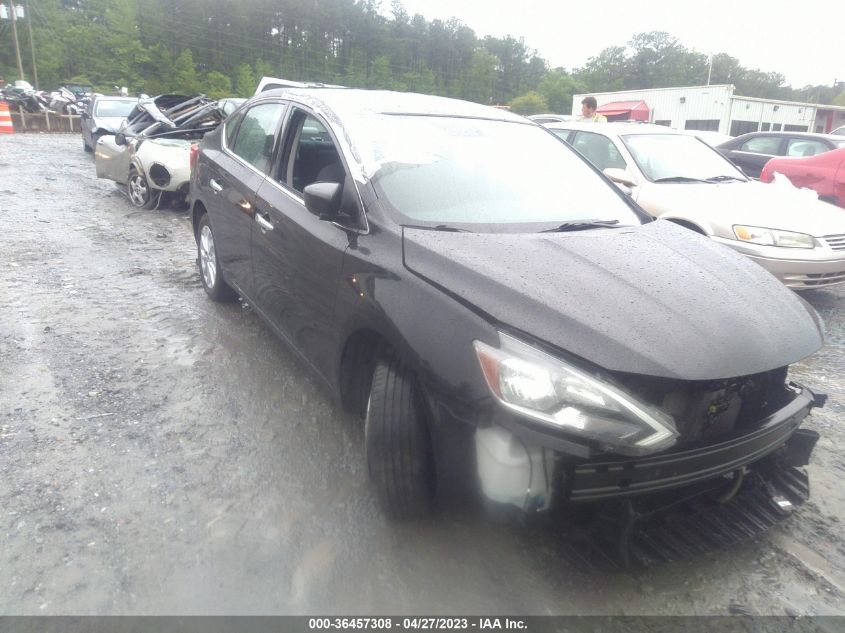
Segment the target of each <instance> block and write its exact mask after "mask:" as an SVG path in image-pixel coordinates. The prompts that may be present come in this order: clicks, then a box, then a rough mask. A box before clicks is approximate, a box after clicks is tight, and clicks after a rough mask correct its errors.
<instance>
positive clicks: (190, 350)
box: [0, 135, 845, 615]
mask: <svg viewBox="0 0 845 633" xmlns="http://www.w3.org/2000/svg"><path fill="white" fill-rule="evenodd" d="M0 255H2V265H0V614H68V613H72V614H128V613H144V614H174V613H180V614H198V613H207V614H224V613H225V614H257V613H260V614H289V613H327V612H331V613H350V614H351V613H361V614H372V613H385V612H386V613H393V614H401V613H416V614H421V613H475V614H491V613H500V614H576V613H577V614H727V613H751V614H775V615H783V614H790V615H795V614H841V613H845V607H843V604H845V538H843V537H845V534H843V520H845V488H843V486H842V485H841V482H842V480H843V477H845V457H843V449H842V447H843V446H845V441H844V440H845V432H843V428H842V424H841V420H842V417H843V413H845V354H844V353H843V352H845V313H844V312H843V308H845V290H829V291H815V292H812V293H808V294H806V295H805V297H806V299H807V300H808V301H809V302H810V303H812V304H813V305H814V306H815V307H816V308H817V309H818V310H819V312H820V313H821V314H822V316H823V318H824V319H825V321H826V323H827V327H828V337H829V341H828V344H827V347H826V348H825V349H824V350H822V351H821V352H820V353H818V354H816V355H815V356H814V357H812V358H811V359H809V360H807V361H805V362H803V363H801V364H800V365H799V366H797V367H796V368H795V371H794V372H793V374H794V376H795V378H796V379H799V380H800V381H803V382H805V383H807V384H808V385H810V386H813V387H817V388H818V390H819V391H824V392H827V393H828V394H830V401H829V403H828V406H827V408H826V409H824V410H822V411H820V412H816V413H814V415H813V417H812V419H811V420H810V421H809V422H808V423H807V426H809V427H811V428H815V429H817V430H819V431H820V432H821V433H822V439H821V441H820V442H819V444H818V446H817V449H816V451H815V454H814V457H813V463H812V464H811V466H810V468H809V471H810V475H811V480H812V487H813V497H812V500H811V501H810V503H808V504H807V505H806V506H804V507H803V508H802V509H801V511H800V512H799V513H798V515H797V516H795V517H793V518H791V519H790V520H789V521H788V522H787V523H786V524H785V525H784V526H782V527H780V528H777V529H776V530H775V531H773V532H772V533H770V534H769V535H768V536H767V537H765V538H763V539H760V540H757V541H755V542H751V543H746V544H743V545H741V546H736V547H732V548H730V549H728V550H725V551H720V552H718V553H716V554H712V555H709V556H705V557H702V558H698V559H696V560H692V561H684V562H681V563H672V564H668V565H664V566H661V567H658V568H656V569H650V570H647V571H640V572H637V573H606V572H585V571H583V570H581V569H576V568H575V567H573V566H572V565H571V564H568V563H567V562H566V560H565V559H564V558H563V557H561V556H560V555H559V554H560V552H561V547H562V545H561V542H560V539H559V538H557V537H555V535H554V534H551V533H547V532H539V533H538V532H537V531H536V530H524V529H521V528H519V527H518V526H514V525H509V524H501V523H493V522H490V521H488V520H486V519H485V518H484V516H482V515H480V514H479V513H476V512H471V511H467V512H463V513H461V512H458V513H451V514H448V515H445V516H440V517H438V518H436V519H433V520H430V521H427V522H423V523H417V524H405V525H403V524H394V523H391V522H389V521H387V520H386V519H385V518H384V517H383V516H382V515H381V513H380V512H379V509H378V507H377V505H376V502H375V498H374V496H373V494H372V492H371V491H370V489H369V488H368V485H367V481H366V472H365V465H364V454H363V431H362V425H361V423H360V422H359V421H358V420H356V419H354V418H352V417H349V416H348V415H346V414H344V413H343V412H342V411H341V410H340V409H339V408H338V407H336V406H335V405H334V404H333V403H332V401H330V400H329V399H328V398H327V397H326V396H325V395H324V394H323V393H322V392H321V391H320V390H318V389H317V387H316V383H315V382H313V381H312V380H311V379H310V378H309V376H308V374H307V373H306V371H305V369H304V367H303V366H302V365H301V364H299V363H298V362H297V361H296V360H295V359H294V357H293V355H292V354H291V353H290V352H289V351H288V350H287V349H286V348H285V347H284V346H283V345H282V344H281V343H280V342H278V341H277V340H276V339H275V338H274V336H273V335H272V334H271V332H270V331H269V330H268V328H267V327H265V326H264V324H263V323H262V322H261V321H260V320H259V319H258V317H257V316H256V315H255V314H253V313H252V312H251V311H250V310H249V309H248V308H244V307H242V306H241V305H239V304H232V305H218V304H214V303H212V302H210V301H208V300H207V299H206V298H205V295H204V293H203V291H202V288H201V286H200V283H199V279H198V276H197V273H196V270H195V265H194V259H195V246H194V242H193V239H192V236H191V231H190V224H189V220H188V217H187V215H186V214H185V213H183V212H176V211H136V210H135V209H133V208H132V207H131V206H130V205H129V203H128V201H127V200H126V199H125V197H124V196H123V195H121V193H120V192H119V191H118V190H117V188H116V187H115V186H114V184H113V183H111V182H109V181H102V180H97V179H96V178H95V176H94V166H93V160H92V158H91V157H90V155H87V154H84V153H83V152H82V147H81V141H80V139H79V138H78V137H77V136H59V135H52V136H51V135H42V136H38V135H29V136H26V135H15V136H8V137H2V138H0Z"/></svg>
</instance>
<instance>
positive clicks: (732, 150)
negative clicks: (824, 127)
mask: <svg viewBox="0 0 845 633" xmlns="http://www.w3.org/2000/svg"><path fill="white" fill-rule="evenodd" d="M718 147H719V151H721V152H722V153H723V154H724V155H725V156H727V157H728V158H729V159H730V160H732V161H733V162H734V163H735V164H736V165H738V166H739V167H741V168H742V170H743V171H744V172H745V173H746V174H747V175H749V176H751V177H752V178H759V177H760V173H761V172H762V171H763V167H765V166H766V163H767V162H769V161H770V160H771V159H772V158H775V157H776V156H791V157H806V156H816V155H818V154H822V153H824V152H829V151H831V150H834V149H841V148H843V147H845V138H843V137H841V136H836V135H833V134H814V133H810V132H750V133H748V134H743V135H742V136H737V137H736V138H735V139H732V140H730V141H728V142H726V143H722V144H721V145H719V146H718Z"/></svg>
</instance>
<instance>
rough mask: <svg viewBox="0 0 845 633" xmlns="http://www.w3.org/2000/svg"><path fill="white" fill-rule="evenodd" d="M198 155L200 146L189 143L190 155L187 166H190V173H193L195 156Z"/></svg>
mask: <svg viewBox="0 0 845 633" xmlns="http://www.w3.org/2000/svg"><path fill="white" fill-rule="evenodd" d="M199 153H200V146H199V145H198V144H197V143H191V153H190V154H189V155H188V164H189V165H190V166H191V171H194V165H196V164H197V156H198V155H199Z"/></svg>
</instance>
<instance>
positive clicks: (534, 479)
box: [475, 385, 826, 568]
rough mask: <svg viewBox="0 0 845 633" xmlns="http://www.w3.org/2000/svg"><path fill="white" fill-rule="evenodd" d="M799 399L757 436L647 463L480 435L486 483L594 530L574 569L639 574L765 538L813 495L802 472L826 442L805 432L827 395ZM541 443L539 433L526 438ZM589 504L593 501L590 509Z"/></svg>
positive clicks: (499, 495) (490, 492)
mask: <svg viewBox="0 0 845 633" xmlns="http://www.w3.org/2000/svg"><path fill="white" fill-rule="evenodd" d="M792 389H793V391H794V393H795V397H794V398H793V399H792V400H790V401H789V402H788V403H786V404H785V405H784V406H782V407H781V408H780V409H779V410H777V411H775V412H774V413H772V414H771V415H769V416H768V417H766V418H765V419H763V420H762V421H760V422H759V423H758V424H756V425H754V426H753V427H752V428H745V429H743V430H742V431H738V432H735V433H734V434H733V435H732V436H730V437H728V438H726V439H723V440H721V441H718V442H715V443H709V444H701V445H699V446H686V447H683V448H681V449H675V450H670V451H665V452H663V453H661V454H657V455H651V456H646V457H633V458H632V457H620V458H616V457H614V458H607V457H601V456H588V457H581V458H578V457H572V455H571V453H569V454H567V453H563V452H561V451H560V445H559V444H558V443H557V442H554V441H553V442H549V443H547V444H546V445H539V444H537V443H530V442H529V441H528V440H527V439H526V437H523V436H520V435H519V434H518V432H517V431H516V429H518V428H519V426H518V425H514V426H512V427H511V429H512V430H505V429H504V428H502V427H501V426H499V427H492V428H487V429H478V430H477V431H476V437H475V440H476V449H477V458H478V459H477V463H478V474H479V479H480V483H481V488H482V491H483V493H484V495H485V497H486V498H487V499H488V500H489V501H494V502H498V503H499V504H509V505H510V506H517V507H518V508H521V509H522V510H523V511H525V512H528V513H537V512H539V511H545V510H552V511H551V512H544V513H543V514H547V515H551V516H559V517H566V518H567V519H572V517H573V516H574V515H575V514H576V513H575V512H574V510H575V509H576V506H581V507H583V506H590V508H591V513H592V514H593V515H594V516H593V519H594V520H593V521H592V522H591V523H590V525H589V527H588V528H587V529H584V530H582V531H581V533H580V535H576V536H574V537H573V538H572V540H571V544H570V549H571V551H570V554H571V557H572V559H573V561H575V562H577V563H584V564H587V566H589V567H605V568H607V567H611V568H612V567H630V566H637V565H649V564H654V563H661V562H667V561H671V560H676V559H679V558H686V557H689V556H694V555H700V554H702V553H705V552H707V551H711V550H714V549H718V548H720V547H725V546H729V545H732V544H734V543H737V542H740V541H742V540H745V539H748V538H751V537H754V536H756V535H759V534H762V533H763V532H765V531H766V530H768V529H770V528H771V527H772V526H773V525H775V524H777V523H778V522H780V521H782V520H783V519H785V518H787V517H788V516H790V515H791V513H792V512H793V510H795V509H796V508H797V507H799V506H800V505H802V504H803V503H804V502H805V501H806V500H807V499H808V498H809V493H810V488H809V481H808V478H807V475H806V472H805V471H804V470H803V469H802V468H801V467H802V466H805V465H806V464H807V463H808V462H809V459H810V455H811V453H812V451H813V448H814V447H815V445H816V442H817V441H818V439H819V435H818V433H816V432H815V431H811V430H807V429H801V428H799V427H800V425H801V423H802V421H803V420H804V418H805V417H806V416H807V415H808V414H809V413H810V411H811V409H812V408H814V407H821V406H823V405H824V402H825V400H826V396H823V395H818V394H814V393H813V392H812V391H811V390H809V389H807V388H805V387H798V386H796V385H792ZM527 436H528V437H530V438H531V440H533V441H534V442H536V440H537V437H538V435H537V433H536V430H534V429H529V432H528V434H527ZM587 502H593V503H592V504H589V503H587Z"/></svg>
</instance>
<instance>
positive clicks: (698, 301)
mask: <svg viewBox="0 0 845 633" xmlns="http://www.w3.org/2000/svg"><path fill="white" fill-rule="evenodd" d="M551 127H552V128H553V132H554V133H552V131H550V130H549V129H546V128H543V127H541V126H539V125H536V124H535V123H533V122H531V121H528V120H526V119H524V118H522V117H519V116H517V115H514V114H511V113H509V112H506V111H502V110H497V109H494V108H490V107H486V106H481V105H478V104H471V103H466V102H462V101H456V100H452V99H446V98H441V97H432V96H422V95H413V94H407V93H405V94H402V93H392V92H381V91H363V90H349V89H347V90H334V89H323V88H311V89H304V88H303V89H297V88H286V89H284V90H272V89H271V90H268V91H266V92H262V93H260V94H259V95H257V96H256V97H254V98H253V99H251V100H250V101H249V102H247V103H246V104H245V105H244V106H242V107H241V108H240V109H238V110H237V111H236V112H235V113H234V114H233V115H231V116H229V117H228V118H227V119H226V121H225V122H224V123H223V124H222V125H220V126H219V127H217V128H216V129H214V130H213V131H209V132H208V133H207V134H205V135H204V138H203V140H202V141H201V142H200V143H199V147H198V151H197V155H196V159H195V164H194V167H193V170H192V172H191V181H190V199H191V218H192V223H193V228H194V235H195V238H196V242H197V253H198V257H197V263H198V267H199V272H200V277H201V280H202V285H203V287H204V289H205V292H206V293H207V294H208V296H209V297H210V298H211V299H212V300H215V301H224V300H231V299H233V298H236V297H237V296H241V297H243V298H244V299H245V300H246V301H248V302H249V304H250V305H251V306H253V308H254V310H255V312H256V313H257V314H258V315H260V316H261V317H262V318H263V319H264V320H265V321H266V322H267V323H268V324H269V326H270V328H271V329H272V330H273V332H275V334H276V335H278V336H279V337H280V338H281V339H282V340H284V341H285V342H286V343H287V344H288V345H290V347H291V348H292V349H293V350H295V351H296V352H297V353H298V354H299V355H300V356H301V357H302V358H303V359H304V361H305V363H306V364H307V365H308V366H309V367H310V368H311V369H312V370H313V371H314V374H315V375H316V376H317V377H319V379H320V380H321V381H322V383H323V384H324V385H326V387H327V388H328V389H330V390H331V391H332V392H333V393H334V394H336V395H337V397H338V398H339V400H340V401H341V402H342V404H343V405H344V406H345V407H346V408H347V409H348V410H349V411H351V412H353V413H356V414H358V415H360V416H362V417H363V418H364V419H365V445H366V455H367V465H368V470H369V475H370V479H371V481H372V484H373V486H374V489H375V491H376V493H377V495H378V498H379V500H380V502H381V505H382V507H383V508H384V510H385V511H386V512H387V513H388V514H390V515H391V516H394V517H400V518H411V517H419V516H423V515H425V514H427V513H429V512H430V511H432V509H433V508H434V507H435V506H436V505H437V503H438V502H439V501H441V500H442V499H443V497H444V494H445V493H447V492H449V491H453V490H455V489H456V488H460V487H461V482H463V484H464V485H466V484H468V483H473V484H475V487H474V489H475V490H476V491H477V492H479V493H480V494H481V495H482V496H483V497H484V498H486V499H487V500H488V502H489V503H491V504H493V505H495V506H502V507H504V506H509V507H513V508H515V509H517V510H518V511H521V512H524V513H528V514H536V513H542V512H547V511H549V510H551V509H552V508H557V509H562V513H563V514H564V515H566V514H571V511H572V508H574V507H575V504H578V503H584V502H596V501H608V500H609V501H611V502H613V503H618V504H619V505H618V508H619V514H618V516H620V517H623V516H624V517H625V520H624V521H623V523H624V526H623V527H624V529H622V530H621V532H620V535H619V539H620V549H618V550H617V551H624V552H626V555H628V554H630V555H631V556H636V555H637V551H635V548H632V547H629V545H630V544H631V541H630V539H631V538H632V536H631V535H632V534H634V533H636V528H634V525H635V524H636V519H637V517H638V516H639V515H638V514H637V511H636V509H635V508H636V507H637V506H636V504H637V503H638V500H639V499H642V498H645V499H648V500H649V503H650V510H651V511H657V510H658V509H659V508H665V507H668V506H672V507H676V506H677V505H678V504H686V503H688V501H689V500H690V499H693V498H695V499H696V500H697V501H696V503H697V504H698V505H696V508H697V510H696V512H700V513H702V514H703V515H704V516H705V517H706V516H715V515H717V514H719V513H721V512H722V510H721V508H723V507H724V504H725V503H727V502H728V500H729V499H731V498H733V497H736V501H737V503H736V505H735V506H732V507H733V508H734V509H732V510H731V512H733V513H734V514H732V515H731V517H732V518H731V519H730V520H732V521H734V520H737V521H738V520H740V518H738V517H742V516H745V514H746V513H748V512H752V513H757V514H755V515H754V516H757V517H767V518H765V519H764V520H760V519H755V520H753V521H752V520H749V522H748V523H747V524H743V525H746V527H747V526H751V527H749V528H748V529H750V530H751V531H753V530H754V525H757V526H758V527H759V526H760V525H762V524H766V523H767V522H768V520H769V519H768V517H777V516H783V515H785V514H788V513H789V512H790V511H791V509H792V508H794V507H795V506H797V505H800V503H802V502H803V501H804V500H805V499H806V495H807V490H808V489H807V487H806V477H805V475H804V474H803V471H801V470H798V467H800V466H801V465H803V464H806V463H807V461H808V459H809V457H810V454H811V452H812V449H813V446H814V444H815V442H816V440H817V439H818V435H817V434H816V433H814V432H812V431H808V430H803V429H801V428H799V427H800V424H801V422H802V420H803V419H804V418H805V417H806V415H807V414H808V413H809V412H810V411H811V409H812V408H813V407H816V406H821V405H822V404H823V401H824V398H823V397H821V396H817V395H815V394H814V393H813V392H812V391H811V390H810V389H809V388H807V387H805V386H799V385H796V384H794V383H792V382H790V381H789V380H788V379H787V370H788V367H789V365H790V364H791V363H794V362H797V361H799V360H801V359H803V358H805V357H806V356H808V355H810V354H812V353H814V352H815V351H817V350H818V349H819V348H820V346H821V345H822V342H823V330H822V325H821V322H820V320H819V318H818V316H817V314H816V313H815V311H814V310H813V308H812V307H811V306H810V305H809V304H808V303H806V302H805V301H803V300H802V299H800V298H799V297H798V296H797V295H796V294H794V293H793V292H791V291H789V290H788V289H787V288H786V287H785V286H784V285H783V284H782V283H781V282H779V281H778V280H777V279H775V277H773V276H772V275H770V274H769V273H767V272H766V271H765V270H763V268H762V267H761V266H758V265H757V264H756V263H754V262H753V261H752V260H751V259H750V258H749V257H744V256H743V255H741V254H740V253H749V254H752V255H755V254H756V256H757V259H758V261H759V260H760V259H764V258H767V257H772V256H775V257H776V258H777V257H779V258H780V260H783V261H792V260H791V259H790V257H789V256H788V255H784V254H783V253H786V252H788V253H798V252H801V253H804V254H805V256H804V259H806V260H808V261H814V260H815V259H817V260H818V261H819V262H821V263H820V264H819V265H827V259H826V257H825V256H824V255H826V254H827V253H828V251H830V252H831V253H833V248H832V247H831V246H830V245H824V244H821V243H819V241H820V240H821V239H823V238H822V237H817V235H820V236H821V234H823V233H825V232H826V231H828V228H825V227H827V226H833V227H834V228H833V229H830V230H831V231H839V232H841V233H843V234H845V227H841V228H840V225H839V224H836V223H834V222H833V218H832V217H831V218H830V221H831V224H830V225H828V224H825V223H826V222H827V221H828V218H829V215H830V214H827V213H824V211H826V210H825V209H816V208H815V207H813V208H812V210H811V211H809V212H805V211H804V210H803V209H802V210H797V211H796V210H793V212H792V215H793V216H795V217H790V216H789V213H788V212H787V210H786V209H783V208H782V207H771V208H767V205H770V198H768V197H766V193H765V189H766V187H767V185H763V184H759V183H753V182H748V179H747V178H746V177H745V176H744V175H743V174H742V173H741V172H740V171H739V170H738V169H736V168H735V167H734V166H733V165H732V164H731V163H730V162H729V161H727V160H726V159H725V158H724V157H723V156H722V155H720V154H719V153H718V152H716V151H714V150H712V149H711V148H710V147H708V146H707V145H705V144H704V143H703V142H701V141H700V140H698V139H696V138H694V137H691V136H688V135H681V134H673V133H672V131H671V130H666V129H662V130H659V131H656V130H653V129H652V128H651V127H650V126H640V125H638V126H630V129H628V128H627V127H619V126H618V125H613V126H599V125H591V126H589V127H587V126H579V125H577V124H569V123H558V124H553V125H552V126H551ZM559 137H563V138H565V140H566V141H567V142H568V143H569V144H570V145H567V144H566V143H563V142H561V140H560V138H559ZM603 172H604V173H603ZM608 176H610V177H611V178H614V179H615V180H616V181H618V182H619V181H622V182H625V183H626V184H627V186H628V187H630V188H631V189H632V191H631V192H628V193H626V192H624V191H622V190H621V189H620V188H619V187H618V186H616V185H614V184H613V183H612V182H611V181H610V180H609V179H608ZM819 204H821V203H819ZM754 207H759V211H758V212H755V211H753V210H752V208H754ZM643 208H645V209H646V211H644V210H643ZM677 209H681V211H677ZM672 210H674V211H672ZM671 213H680V214H681V215H675V216H672V217H673V219H674V220H676V221H675V222H668V221H665V220H655V219H654V217H653V216H668V215H670V214H671ZM732 213H735V215H731V214H732ZM746 213H747V215H743V214H746ZM807 215H815V216H816V220H817V221H818V224H815V223H813V221H811V220H807V218H806V216H807ZM681 219H684V220H685V221H686V220H689V222H692V221H696V222H699V223H700V227H699V228H700V229H701V230H700V231H695V230H689V229H690V228H691V227H690V226H679V222H678V221H679V220H681ZM705 219H706V221H705ZM773 219H776V220H777V221H772V220H773ZM805 222H806V224H805ZM819 226H820V227H823V228H818V227H819ZM700 233H704V234H706V235H707V237H705V235H702V234H700ZM725 244H727V245H729V246H731V248H725V247H724V245H725ZM834 257H836V255H834ZM841 270H845V267H843V268H842V269H841ZM797 274H799V275H801V276H802V279H803V278H806V279H808V280H811V279H812V280H816V279H817V280H819V281H818V283H819V284H821V283H823V280H824V279H825V277H824V275H827V273H826V272H825V273H818V272H812V271H807V270H799V271H798V273H797ZM813 275H820V276H819V277H813ZM782 278H783V276H782ZM749 491H751V492H753V495H751V492H749ZM746 493H748V494H746ZM748 495H751V496H748ZM754 495H756V496H754ZM740 499H741V501H739V500H740ZM760 504H763V505H762V506H761V505H760ZM763 506H765V507H763ZM685 507H686V506H685ZM626 508H627V511H624V512H623V510H625V509H626ZM719 516H720V517H721V516H722V515H721V514H719ZM703 520H704V519H703ZM720 520H721V519H720ZM743 529H746V528H743ZM662 546H668V544H667V543H656V544H654V547H662Z"/></svg>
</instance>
